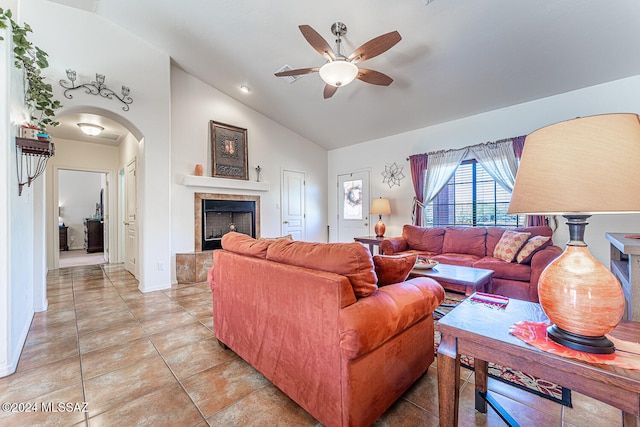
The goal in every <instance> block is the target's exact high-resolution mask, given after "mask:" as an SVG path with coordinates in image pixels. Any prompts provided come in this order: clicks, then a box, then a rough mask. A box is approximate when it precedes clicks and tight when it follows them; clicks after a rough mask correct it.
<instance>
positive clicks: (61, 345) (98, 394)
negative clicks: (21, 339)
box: [0, 264, 621, 427]
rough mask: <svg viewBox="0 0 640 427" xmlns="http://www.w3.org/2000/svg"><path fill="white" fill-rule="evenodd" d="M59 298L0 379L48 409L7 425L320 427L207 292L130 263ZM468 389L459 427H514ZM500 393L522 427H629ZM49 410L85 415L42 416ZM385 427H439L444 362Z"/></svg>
mask: <svg viewBox="0 0 640 427" xmlns="http://www.w3.org/2000/svg"><path fill="white" fill-rule="evenodd" d="M48 300H49V309H48V310H47V311H46V312H43V313H36V315H35V317H34V319H33V322H32V325H31V329H30V330H29V334H28V337H27V341H26V344H25V347H24V350H23V352H22V356H21V358H20V361H19V364H18V368H17V371H16V372H15V373H14V374H13V375H10V376H8V377H5V378H0V396H1V399H0V400H2V401H3V402H32V403H36V407H38V409H39V411H38V412H31V413H20V414H18V413H11V412H0V425H11V426H34V425H47V426H55V425H60V426H80V425H82V426H84V425H91V426H116V425H117V426H124V425H126V426H135V425H153V426H165V425H166V426H207V425H210V426H267V425H278V426H315V425H318V423H317V421H315V420H314V419H313V418H312V417H311V416H310V415H309V414H308V413H307V412H305V411H304V410H303V409H302V408H300V407H299V406H298V405H297V404H295V403H294V402H293V401H291V400H290V399H289V398H288V397H287V396H285V395H284V394H283V393H281V392H280V391H279V390H278V389H276V388H275V387H274V386H273V385H272V384H271V383H270V382H269V381H267V380H266V379H265V378H264V377H263V376H262V375H260V374H259V373H258V372H256V371H255V370H254V369H253V368H251V367H250V366H249V365H247V364H246V363H245V362H244V361H243V360H241V359H240V358H239V357H237V356H235V355H234V354H233V353H232V352H231V351H229V350H223V349H222V348H221V347H220V346H219V345H218V344H217V342H216V340H215V338H214V335H213V332H212V323H213V322H212V317H211V292H210V290H209V287H208V285H207V284H206V283H198V284H194V285H179V286H174V287H172V288H171V289H168V290H164V291H157V292H152V293H147V294H143V293H141V292H139V291H138V289H137V282H136V280H135V278H133V277H132V276H131V275H130V274H129V273H127V272H126V271H125V270H124V268H123V267H122V265H120V264H118V265H103V266H95V265H94V266H81V267H70V268H63V269H59V270H55V271H52V272H50V273H49V275H48ZM462 383H463V386H462V389H461V405H460V407H461V408H460V425H461V426H502V425H504V423H503V422H502V421H501V420H500V418H499V417H498V416H497V415H496V414H495V413H493V412H492V411H491V410H489V413H488V414H487V415H483V414H479V413H475V411H474V410H473V400H474V398H473V385H472V383H473V375H472V374H471V372H470V371H466V370H465V372H464V373H463V381H462ZM489 387H490V389H492V390H494V392H495V393H494V395H495V396H496V398H497V400H499V402H500V403H501V404H502V405H503V406H504V407H505V408H507V409H508V410H509V412H510V413H511V414H512V415H513V416H514V418H515V419H516V420H517V421H518V422H519V423H521V424H522V425H523V426H545V427H546V426H568V427H569V426H589V427H597V426H606V427H611V426H616V425H621V413H620V411H618V410H616V409H614V408H612V407H610V406H607V405H604V404H601V403H599V402H597V401H594V400H592V399H590V398H587V397H585V396H582V395H580V394H578V393H573V396H572V398H573V404H574V408H573V409H570V408H565V407H563V406H561V405H558V404H555V403H552V402H550V401H548V400H545V399H542V398H539V397H536V396H534V395H532V394H530V393H527V392H523V391H520V390H518V389H515V388H512V387H509V386H506V385H504V384H502V383H499V382H496V381H493V380H490V383H489ZM50 402H54V403H56V402H69V403H70V404H71V405H72V406H71V407H70V408H69V409H77V411H72V412H66V411H63V409H66V407H65V406H63V407H61V408H60V407H57V406H54V407H52V408H49V409H56V411H52V410H50V411H48V412H43V411H42V406H41V404H43V403H44V404H45V405H46V404H48V403H50ZM82 402H87V406H86V411H82V409H83V408H82ZM74 403H78V404H79V405H78V407H75V408H74V406H73V404H74ZM375 425H377V426H437V425H438V399H437V380H436V364H435V363H434V364H433V365H432V366H431V367H430V368H429V371H428V373H427V374H426V375H424V376H423V377H422V378H421V379H419V380H418V381H417V382H416V384H415V385H414V386H413V387H412V388H410V389H409V390H408V391H407V392H406V393H405V395H404V396H403V397H402V398H401V399H399V400H398V401H397V402H396V403H395V404H394V406H392V407H391V408H390V409H389V410H388V411H387V412H386V413H385V414H384V415H382V417H380V419H378V420H377V422H376V424H375Z"/></svg>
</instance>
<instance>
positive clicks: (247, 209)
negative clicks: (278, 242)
mask: <svg viewBox="0 0 640 427" xmlns="http://www.w3.org/2000/svg"><path fill="white" fill-rule="evenodd" d="M202 203H203V206H202V213H203V215H202V221H203V223H202V230H203V233H202V250H210V249H220V248H222V245H221V244H220V241H221V240H222V236H224V235H225V234H227V233H229V232H230V231H235V232H238V233H244V234H247V235H249V236H251V237H254V238H255V237H256V232H255V230H256V226H255V224H256V203H255V202H253V201H241V200H203V201H202Z"/></svg>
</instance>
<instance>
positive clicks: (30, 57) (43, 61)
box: [0, 8, 62, 129]
mask: <svg viewBox="0 0 640 427" xmlns="http://www.w3.org/2000/svg"><path fill="white" fill-rule="evenodd" d="M9 24H10V25H11V30H12V33H13V44H14V48H13V54H14V56H15V59H16V61H15V66H16V68H19V69H22V70H24V75H25V81H26V85H25V86H26V87H25V97H24V101H25V104H26V106H27V108H28V109H29V111H30V113H31V124H33V125H34V126H36V127H38V128H40V129H44V128H45V126H47V125H50V126H58V125H59V124H60V123H59V122H56V121H54V120H53V116H55V111H56V110H57V109H58V108H60V107H62V104H60V101H58V100H56V99H54V97H53V88H52V87H51V85H50V84H48V83H47V82H45V80H44V76H43V75H42V70H43V69H45V68H47V67H48V66H49V62H48V61H47V56H48V55H47V53H46V52H45V51H43V50H42V49H40V48H39V47H38V46H34V45H33V44H32V43H31V42H30V41H29V40H28V39H27V34H28V33H31V32H33V31H32V30H31V27H30V26H29V24H27V23H25V24H24V26H20V25H19V24H18V23H16V22H15V21H14V20H13V19H12V14H11V10H9V9H7V10H6V11H5V10H3V9H2V8H0V28H8V26H9ZM0 40H4V38H3V37H0Z"/></svg>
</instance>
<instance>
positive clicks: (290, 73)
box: [275, 68, 320, 77]
mask: <svg viewBox="0 0 640 427" xmlns="http://www.w3.org/2000/svg"><path fill="white" fill-rule="evenodd" d="M318 70H320V68H298V69H297V70H289V71H281V72H279V73H276V74H275V75H276V77H288V76H299V75H300V74H311V73H315V72H316V71H318Z"/></svg>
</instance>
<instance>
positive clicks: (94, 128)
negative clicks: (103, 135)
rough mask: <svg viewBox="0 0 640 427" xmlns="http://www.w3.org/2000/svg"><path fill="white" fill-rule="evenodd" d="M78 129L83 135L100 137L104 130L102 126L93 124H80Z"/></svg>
mask: <svg viewBox="0 0 640 427" xmlns="http://www.w3.org/2000/svg"><path fill="white" fill-rule="evenodd" d="M78 127H79V128H80V130H81V131H82V133H84V134H85V135H89V136H98V135H100V132H102V131H103V130H104V128H103V127H102V126H98V125H94V124H93V123H78Z"/></svg>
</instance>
